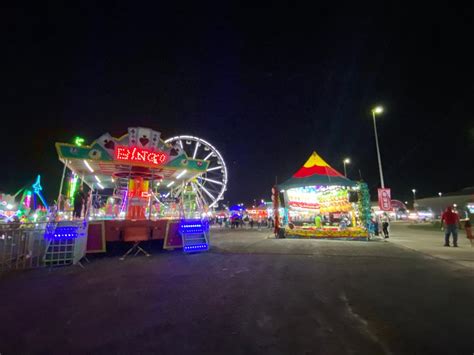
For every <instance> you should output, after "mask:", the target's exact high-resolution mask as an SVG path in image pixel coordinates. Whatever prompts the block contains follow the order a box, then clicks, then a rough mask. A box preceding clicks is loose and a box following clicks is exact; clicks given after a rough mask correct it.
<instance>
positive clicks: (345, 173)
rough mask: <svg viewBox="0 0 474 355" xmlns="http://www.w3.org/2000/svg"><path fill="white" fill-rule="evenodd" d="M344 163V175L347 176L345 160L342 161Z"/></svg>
mask: <svg viewBox="0 0 474 355" xmlns="http://www.w3.org/2000/svg"><path fill="white" fill-rule="evenodd" d="M343 163H344V176H345V177H347V171H346V161H345V160H344V161H343Z"/></svg>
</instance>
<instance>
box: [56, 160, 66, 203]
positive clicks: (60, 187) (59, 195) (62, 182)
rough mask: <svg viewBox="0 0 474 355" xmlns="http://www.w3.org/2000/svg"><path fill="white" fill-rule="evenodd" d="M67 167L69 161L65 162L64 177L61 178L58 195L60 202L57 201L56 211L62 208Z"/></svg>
mask: <svg viewBox="0 0 474 355" xmlns="http://www.w3.org/2000/svg"><path fill="white" fill-rule="evenodd" d="M66 167H67V160H65V161H64V168H63V175H62V176H61V184H60V185H59V193H58V200H57V201H56V209H57V211H59V208H60V207H61V205H60V204H61V195H62V193H63V184H64V176H65V175H66Z"/></svg>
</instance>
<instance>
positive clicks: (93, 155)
mask: <svg viewBox="0 0 474 355" xmlns="http://www.w3.org/2000/svg"><path fill="white" fill-rule="evenodd" d="M100 156H101V154H100V152H99V151H98V150H97V149H92V150H91V151H90V152H89V157H90V158H92V159H100Z"/></svg>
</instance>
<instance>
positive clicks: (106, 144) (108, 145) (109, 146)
mask: <svg viewBox="0 0 474 355" xmlns="http://www.w3.org/2000/svg"><path fill="white" fill-rule="evenodd" d="M104 147H105V148H107V149H114V148H115V143H114V141H109V140H108V139H106V140H105V141H104Z"/></svg>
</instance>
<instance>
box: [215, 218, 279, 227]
mask: <svg viewBox="0 0 474 355" xmlns="http://www.w3.org/2000/svg"><path fill="white" fill-rule="evenodd" d="M211 223H212V224H217V225H218V226H220V227H223V228H231V229H238V228H249V229H253V228H256V229H262V228H273V227H275V222H274V220H273V217H268V218H264V217H258V218H255V219H254V218H252V217H250V216H239V215H232V216H230V217H220V218H215V219H214V220H213V221H211Z"/></svg>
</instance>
